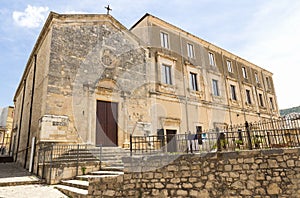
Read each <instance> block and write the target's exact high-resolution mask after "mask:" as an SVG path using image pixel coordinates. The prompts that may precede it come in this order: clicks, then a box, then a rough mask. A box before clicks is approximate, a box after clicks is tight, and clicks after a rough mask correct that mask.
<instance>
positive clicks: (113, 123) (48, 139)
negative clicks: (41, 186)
mask: <svg viewBox="0 0 300 198" xmlns="http://www.w3.org/2000/svg"><path fill="white" fill-rule="evenodd" d="M14 102H15V108H16V110H15V119H14V128H15V133H14V142H15V146H14V148H15V150H14V152H15V160H18V161H19V162H21V163H23V164H24V166H25V167H28V163H29V160H28V158H29V155H30V154H29V153H30V152H29V149H28V148H29V147H30V145H31V143H32V141H33V138H35V141H36V143H37V144H45V143H87V144H93V145H98V144H102V145H104V146H113V145H116V146H119V147H128V143H129V142H128V141H129V135H130V134H134V135H149V134H157V132H163V133H164V134H180V133H186V132H192V133H196V131H197V130H202V129H208V128H215V127H223V126H225V127H226V126H229V125H232V124H238V123H244V122H245V121H246V120H247V121H250V122H251V121H257V120H259V119H261V118H272V117H277V116H278V107H277V100H276V95H275V90H274V85H273V81H272V73H271V72H269V71H267V70H265V69H263V68H261V67H259V66H257V65H254V64H253V63H250V62H248V61H247V60H244V59H242V58H240V57H238V56H236V55H234V54H232V53H230V52H228V51H226V50H224V49H221V48H220V47H217V46H215V45H213V44H211V43H209V42H207V41H204V40H202V39H200V38H198V37H196V36H194V35H191V34H190V33H188V32H186V31H184V30H181V29H180V28H178V27H175V26H173V25H171V24H169V23H167V22H165V21H163V20H161V19H159V18H156V17H154V16H152V15H150V14H146V15H145V16H143V17H142V18H141V19H140V20H139V21H138V22H137V23H136V24H135V25H133V27H132V28H131V29H127V28H126V27H124V26H123V25H122V24H121V23H120V22H118V21H117V20H116V19H114V18H113V17H112V16H110V15H101V14H74V15H66V14H57V13H53V12H51V13H50V15H49V17H48V19H47V21H46V23H45V25H44V27H43V29H42V31H41V33H40V35H39V37H38V40H37V42H36V44H35V46H34V49H33V51H32V53H31V55H30V57H29V60H28V62H27V65H26V69H25V71H24V74H23V76H22V80H21V82H20V84H19V86H18V88H17V91H16V94H15V98H14Z"/></svg>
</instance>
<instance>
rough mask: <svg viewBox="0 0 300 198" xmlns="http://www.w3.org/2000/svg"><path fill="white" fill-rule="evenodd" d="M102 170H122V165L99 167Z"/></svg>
mask: <svg viewBox="0 0 300 198" xmlns="http://www.w3.org/2000/svg"><path fill="white" fill-rule="evenodd" d="M101 170H102V171H123V170H124V166H107V167H105V166H104V167H101Z"/></svg>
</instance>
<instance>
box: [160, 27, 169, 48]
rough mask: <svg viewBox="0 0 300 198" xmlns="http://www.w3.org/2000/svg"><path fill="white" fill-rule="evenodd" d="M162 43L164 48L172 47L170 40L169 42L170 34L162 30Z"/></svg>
mask: <svg viewBox="0 0 300 198" xmlns="http://www.w3.org/2000/svg"><path fill="white" fill-rule="evenodd" d="M160 45H161V47H163V48H166V49H170V42H169V34H168V33H166V32H163V31H161V32H160Z"/></svg>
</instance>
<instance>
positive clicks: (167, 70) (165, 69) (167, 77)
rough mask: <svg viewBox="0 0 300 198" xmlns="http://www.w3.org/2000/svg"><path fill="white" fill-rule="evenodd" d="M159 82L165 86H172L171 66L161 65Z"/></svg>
mask: <svg viewBox="0 0 300 198" xmlns="http://www.w3.org/2000/svg"><path fill="white" fill-rule="evenodd" d="M161 82H162V83H163V84H167V85H173V80H172V65H167V64H164V63H162V64H161Z"/></svg>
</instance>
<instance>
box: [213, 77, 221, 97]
mask: <svg viewBox="0 0 300 198" xmlns="http://www.w3.org/2000/svg"><path fill="white" fill-rule="evenodd" d="M212 86H213V87H212V88H213V94H214V96H220V92H219V85H218V81H217V80H214V79H213V80H212Z"/></svg>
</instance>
